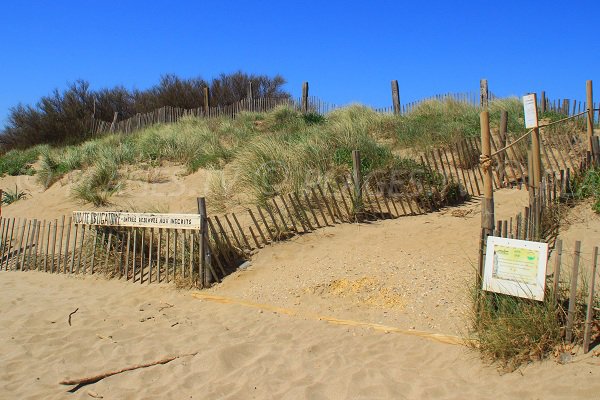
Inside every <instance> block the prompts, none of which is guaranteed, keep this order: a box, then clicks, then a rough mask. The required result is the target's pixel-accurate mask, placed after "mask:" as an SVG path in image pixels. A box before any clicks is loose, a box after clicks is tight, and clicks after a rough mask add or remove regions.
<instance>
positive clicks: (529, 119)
mask: <svg viewBox="0 0 600 400" xmlns="http://www.w3.org/2000/svg"><path fill="white" fill-rule="evenodd" d="M523 110H524V112H525V128H527V129H531V128H537V127H538V113H537V100H536V97H535V93H534V94H528V95H526V96H523Z"/></svg>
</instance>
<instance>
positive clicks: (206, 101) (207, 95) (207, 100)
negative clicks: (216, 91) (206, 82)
mask: <svg viewBox="0 0 600 400" xmlns="http://www.w3.org/2000/svg"><path fill="white" fill-rule="evenodd" d="M209 107H210V102H209V92H208V86H207V87H205V88H204V115H206V116H208V108H209Z"/></svg>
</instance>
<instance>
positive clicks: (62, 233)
mask: <svg viewBox="0 0 600 400" xmlns="http://www.w3.org/2000/svg"><path fill="white" fill-rule="evenodd" d="M64 233H65V216H64V215H63V216H62V218H61V220H60V234H59V235H58V258H57V259H56V272H57V273H60V272H61V271H60V262H61V260H62V244H63V236H64Z"/></svg>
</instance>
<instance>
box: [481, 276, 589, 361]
mask: <svg viewBox="0 0 600 400" xmlns="http://www.w3.org/2000/svg"><path fill="white" fill-rule="evenodd" d="M569 287H570V282H568V280H567V281H564V282H563V281H561V284H560V285H559V290H558V292H557V293H553V291H552V288H551V287H547V288H546V295H545V298H544V301H535V300H529V299H524V298H519V297H513V296H508V295H504V294H498V293H491V292H482V291H478V290H473V291H472V293H473V296H472V303H473V307H472V310H473V311H472V313H471V316H470V318H471V327H472V328H473V331H474V333H475V338H474V339H475V340H474V341H472V342H471V344H472V345H474V346H476V347H477V348H478V350H479V351H480V352H481V354H482V356H483V357H484V358H486V359H488V360H489V361H492V362H496V363H498V366H499V367H500V368H501V369H503V370H505V371H509V372H510V371H514V370H515V369H517V368H519V367H520V366H521V365H523V364H527V363H529V362H532V361H538V360H542V359H544V358H545V357H547V356H548V355H550V354H553V355H555V356H559V355H560V354H561V353H563V352H565V351H566V352H570V349H571V348H572V347H573V344H570V343H566V342H565V332H566V331H565V326H566V323H567V310H568V302H569ZM587 296H588V288H587V285H586V282H585V280H584V282H583V285H581V287H580V288H579V290H578V292H577V295H576V306H575V312H574V314H573V333H572V334H573V342H574V344H581V343H582V341H583V327H584V322H585V310H586V302H587V300H586V298H587ZM598 303H599V299H598V298H597V297H596V298H595V300H594V304H595V306H597V305H598Z"/></svg>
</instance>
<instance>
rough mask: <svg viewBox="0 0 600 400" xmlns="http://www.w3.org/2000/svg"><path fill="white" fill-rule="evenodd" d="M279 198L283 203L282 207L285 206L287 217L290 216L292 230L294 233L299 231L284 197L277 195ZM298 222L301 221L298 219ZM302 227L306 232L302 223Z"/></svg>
mask: <svg viewBox="0 0 600 400" xmlns="http://www.w3.org/2000/svg"><path fill="white" fill-rule="evenodd" d="M279 200H281V203H282V204H283V207H284V208H285V211H286V213H287V215H288V217H289V218H290V222H291V223H292V227H293V228H294V231H295V232H296V233H300V231H299V230H298V226H297V225H296V221H295V219H294V216H293V215H292V212H291V211H290V208H289V207H288V204H287V202H286V201H285V197H283V196H282V195H279ZM300 222H302V221H300ZM302 229H303V230H304V231H305V232H306V230H305V229H304V225H302Z"/></svg>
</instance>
